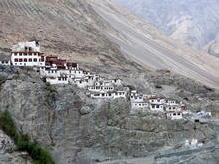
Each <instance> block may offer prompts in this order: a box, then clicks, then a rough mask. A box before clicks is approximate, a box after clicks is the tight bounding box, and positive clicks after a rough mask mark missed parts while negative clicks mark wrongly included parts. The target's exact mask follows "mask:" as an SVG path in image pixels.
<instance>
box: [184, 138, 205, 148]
mask: <svg viewBox="0 0 219 164" xmlns="http://www.w3.org/2000/svg"><path fill="white" fill-rule="evenodd" d="M202 146H203V143H198V140H197V139H194V138H193V139H192V140H191V141H189V140H186V141H185V147H188V148H191V149H194V148H198V147H202Z"/></svg>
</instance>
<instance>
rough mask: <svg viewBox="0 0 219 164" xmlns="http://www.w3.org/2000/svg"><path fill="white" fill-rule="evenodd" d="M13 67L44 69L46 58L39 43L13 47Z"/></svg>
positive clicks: (20, 44)
mask: <svg viewBox="0 0 219 164" xmlns="http://www.w3.org/2000/svg"><path fill="white" fill-rule="evenodd" d="M11 65H14V66H30V67H44V66H45V56H44V54H43V53H42V52H41V51H40V44H39V42H38V41H30V42H20V43H18V44H16V45H14V46H13V47H12V52H11Z"/></svg>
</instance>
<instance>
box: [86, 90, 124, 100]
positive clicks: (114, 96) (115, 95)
mask: <svg viewBox="0 0 219 164" xmlns="http://www.w3.org/2000/svg"><path fill="white" fill-rule="evenodd" d="M90 96H91V98H95V99H117V98H126V92H125V91H117V92H107V93H91V94H90Z"/></svg>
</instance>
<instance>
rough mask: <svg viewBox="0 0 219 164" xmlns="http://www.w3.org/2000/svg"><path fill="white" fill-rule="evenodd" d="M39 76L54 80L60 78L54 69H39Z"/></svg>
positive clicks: (59, 74)
mask: <svg viewBox="0 0 219 164" xmlns="http://www.w3.org/2000/svg"><path fill="white" fill-rule="evenodd" d="M40 74H41V76H43V77H53V78H56V77H60V76H61V73H60V71H59V70H58V69H55V68H51V69H50V68H49V69H47V68H43V69H40Z"/></svg>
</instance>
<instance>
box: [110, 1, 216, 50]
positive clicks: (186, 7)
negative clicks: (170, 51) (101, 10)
mask: <svg viewBox="0 0 219 164" xmlns="http://www.w3.org/2000/svg"><path fill="white" fill-rule="evenodd" d="M114 1H116V2H119V3H121V4H122V5H123V6H125V7H127V8H129V9H130V10H132V11H133V12H135V13H136V14H137V15H138V16H141V17H142V18H144V19H146V20H148V21H149V22H150V23H152V24H154V25H155V26H156V27H158V28H159V29H161V30H163V31H164V32H165V33H166V34H167V35H168V36H171V37H172V38H174V39H177V40H180V41H181V42H182V43H185V44H188V45H190V46H192V47H195V48H198V49H203V48H204V46H206V45H207V44H209V42H211V41H213V40H215V39H216V38H217V36H218V35H219V31H218V27H219V1H218V0H210V1H209V0H180V1H179V0H114Z"/></svg>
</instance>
